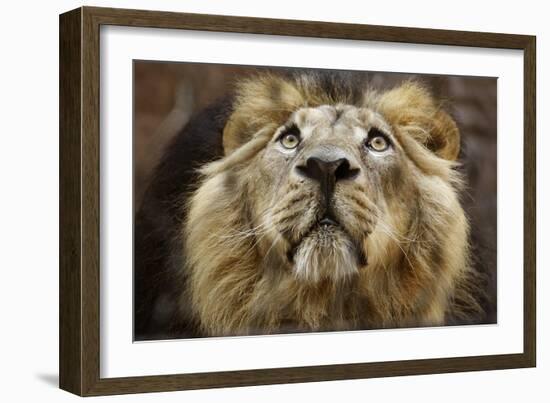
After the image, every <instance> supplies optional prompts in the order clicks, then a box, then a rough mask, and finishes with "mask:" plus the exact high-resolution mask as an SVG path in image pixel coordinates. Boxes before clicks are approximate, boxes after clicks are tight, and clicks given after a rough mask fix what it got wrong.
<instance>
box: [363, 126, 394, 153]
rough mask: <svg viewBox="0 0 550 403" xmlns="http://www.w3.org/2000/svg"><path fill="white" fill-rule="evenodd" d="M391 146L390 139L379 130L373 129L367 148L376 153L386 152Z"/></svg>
mask: <svg viewBox="0 0 550 403" xmlns="http://www.w3.org/2000/svg"><path fill="white" fill-rule="evenodd" d="M389 146H390V142H389V140H388V138H387V137H386V136H385V135H384V134H382V132H380V131H379V130H377V129H372V130H371V131H370V132H369V139H368V140H367V147H368V148H369V149H371V150H373V151H376V152H383V151H386V150H387V149H388V148H389Z"/></svg>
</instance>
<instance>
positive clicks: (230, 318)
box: [134, 71, 482, 339]
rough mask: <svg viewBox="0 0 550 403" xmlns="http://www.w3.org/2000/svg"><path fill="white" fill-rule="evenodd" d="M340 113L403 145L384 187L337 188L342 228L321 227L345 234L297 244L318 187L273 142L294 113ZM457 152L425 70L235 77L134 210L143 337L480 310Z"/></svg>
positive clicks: (440, 319)
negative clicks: (412, 74) (391, 83)
mask: <svg viewBox="0 0 550 403" xmlns="http://www.w3.org/2000/svg"><path fill="white" fill-rule="evenodd" d="M321 112H322V113H321ZM293 119H294V120H293ZM315 119H317V120H315ZM323 119H324V120H323ZM327 119H328V120H327ZM331 119H332V120H331ZM338 119H348V120H349V121H350V122H355V121H364V120H365V119H371V120H372V119H374V121H376V119H378V121H380V122H383V125H385V126H380V127H384V130H386V131H387V132H388V133H391V136H392V138H393V139H394V140H393V141H394V142H395V146H394V147H395V149H396V150H397V149H398V150H399V152H400V153H401V155H402V156H401V157H399V159H398V157H397V156H396V157H395V160H396V161H398V162H396V163H395V167H393V168H391V169H390V168H387V170H388V172H389V173H388V174H387V178H386V179H384V180H383V181H382V180H381V182H380V183H379V184H378V185H377V188H376V189H374V188H373V189H371V190H369V189H370V188H368V186H367V185H364V186H363V185H360V184H359V185H357V186H355V187H354V188H353V189H351V190H337V192H340V193H337V195H338V196H339V197H340V199H341V201H340V204H341V206H340V207H341V210H342V211H344V212H345V214H347V216H346V217H344V213H341V214H342V217H344V218H345V220H347V224H346V228H345V229H346V231H342V232H341V234H339V235H338V237H339V238H337V237H336V235H334V234H332V233H330V234H329V235H327V236H333V237H334V239H336V240H337V241H338V242H340V243H338V244H337V245H339V246H338V248H335V250H334V251H331V252H330V253H328V252H327V254H326V256H325V255H323V256H321V257H318V256H317V255H315V253H316V252H317V249H315V248H324V249H327V248H330V247H333V246H334V245H335V243H334V242H332V243H330V242H328V241H326V242H325V241H323V239H325V238H322V237H321V238H319V237H318V238H314V239H315V240H314V241H313V240H311V239H313V238H311V237H309V238H307V242H309V243H315V242H316V243H315V245H314V246H311V247H309V246H308V247H309V249H306V246H307V245H306V246H303V247H301V249H300V248H299V249H298V252H296V254H295V255H293V256H290V257H289V254H290V253H291V251H292V247H291V246H292V241H291V240H292V239H293V238H292V237H293V236H294V237H298V236H303V237H304V238H305V237H306V235H304V234H303V232H300V230H299V225H300V223H301V222H303V221H306V220H308V219H310V217H317V216H316V214H317V210H315V209H314V207H311V206H312V205H313V204H312V202H311V200H313V199H312V197H313V196H311V195H310V193H311V192H313V191H312V190H311V191H310V190H308V191H307V192H306V191H305V190H303V189H302V185H301V183H303V179H300V180H298V179H295V180H294V181H291V180H290V179H286V180H283V179H282V178H283V177H285V178H287V177H288V176H285V175H283V174H282V173H280V174H279V173H278V172H276V171H280V170H281V169H280V166H281V165H280V164H281V163H282V162H281V163H277V164H279V165H277V164H275V163H272V162H271V160H270V159H269V158H270V157H267V156H266V155H268V152H267V151H266V150H267V148H268V147H274V146H273V144H275V143H273V141H274V136H276V135H277V133H278V130H279V131H280V130H283V131H284V130H287V129H288V125H289V123H288V122H289V121H292V122H298V123H299V124H300V125H302V126H303V125H305V124H309V123H310V122H312V121H315V122H314V123H315V125H317V126H314V127H318V126H319V127H322V128H325V126H326V127H327V128H332V127H335V125H336V124H337V122H339V120H338ZM325 120H326V121H327V122H328V123H326V124H325V123H323V122H325ZM304 122H305V123H304ZM308 122H309V123H308ZM319 122H321V123H319ZM298 123H292V125H296V124H298ZM311 124H313V123H311ZM323 124H325V126H323ZM381 124H382V123H381ZM281 127H282V129H281ZM292 127H295V126H292ZM312 127H313V126H312ZM288 130H293V129H288ZM323 130H324V129H323ZM327 130H328V129H327ZM331 130H332V129H331ZM310 141H312V142H314V141H316V140H315V137H312V138H311V140H310ZM344 146H345V145H344ZM459 151H460V134H459V130H458V128H457V125H456V124H455V122H454V120H453V119H452V118H451V116H450V115H449V114H448V113H447V112H446V111H445V110H444V109H443V108H442V105H441V103H439V102H437V101H436V100H435V99H434V97H433V96H432V95H431V94H430V92H429V90H428V89H427V88H426V87H425V86H423V85H422V84H420V83H419V82H415V81H406V82H404V83H402V84H401V85H399V86H397V87H395V88H392V89H389V90H385V91H377V90H375V89H373V88H371V87H370V86H369V85H368V83H367V82H365V81H364V80H363V79H362V78H361V77H359V75H357V74H353V73H334V72H312V71H307V72H299V73H291V74H283V73H280V72H263V73H258V74H256V75H253V76H251V77H248V78H246V79H241V80H240V81H239V82H238V83H237V85H236V88H235V91H234V93H233V94H232V95H231V96H230V97H229V98H227V99H225V100H222V101H221V102H219V103H218V104H215V105H213V106H212V107H210V108H208V109H206V110H204V111H203V112H202V113H200V114H199V115H197V116H196V117H195V118H194V119H192V120H191V121H190V122H189V124H187V126H186V127H185V128H184V129H183V130H182V131H181V132H180V134H179V135H177V136H176V138H175V140H174V142H173V144H172V145H171V146H170V147H168V149H167V152H166V155H165V156H164V159H163V160H162V161H161V163H160V164H159V166H158V167H157V169H156V171H155V174H154V176H153V178H152V180H151V184H150V186H149V189H148V191H147V192H146V196H145V199H144V202H143V203H142V206H141V208H140V210H139V211H138V213H137V215H136V231H135V234H136V241H135V264H136V269H135V270H136V271H135V293H134V295H135V309H136V311H135V331H136V338H137V339H148V338H155V337H158V336H159V335H162V336H163V337H166V335H168V337H203V336H226V335H249V334H270V333H285V332H286V333H288V332H304V331H331V330H358V329H376V328H388V327H411V326H413V327H416V326H440V325H446V324H457V323H475V321H477V320H479V318H480V317H481V315H482V309H481V307H480V304H479V298H480V295H481V294H482V292H481V286H480V284H481V282H482V279H481V277H480V274H479V273H478V272H477V271H476V270H475V269H474V267H473V266H474V265H473V264H472V256H471V255H472V252H471V247H470V243H469V239H470V236H469V223H468V219H467V217H466V215H465V213H464V211H463V209H462V207H461V204H460V194H461V192H462V191H463V179H462V176H461V173H460V170H459V169H458V167H459V164H458V162H457V158H458V155H459ZM277 155H278V154H277ZM277 158H278V157H277ZM284 158H286V159H285V160H284V161H287V162H286V163H287V164H289V162H288V161H290V157H288V156H286V155H285V157H284ZM296 158H297V157H296ZM266 161H267V162H266ZM365 166H367V165H365ZM365 166H364V167H363V168H365ZM368 167H369V169H371V170H372V167H371V165H368ZM373 175H374V174H373ZM376 183H378V182H376ZM308 189H309V188H308ZM311 189H313V185H311ZM346 192H347V193H346ZM304 200H306V201H304ZM349 200H353V201H354V203H355V204H353V207H350V205H346V204H345V203H347V202H348V201H349ZM348 204H349V203H348ZM346 209H347V210H346ZM308 214H309V215H308ZM344 218H343V219H344ZM315 219H316V218H311V220H313V221H314V220H315ZM313 221H312V222H313ZM285 222H286V223H287V224H286V225H287V227H284V226H283V224H284V223H285ZM288 223H290V224H288ZM362 223H363V224H362ZM366 223H368V224H366ZM308 225H309V224H308ZM289 226H290V227H289ZM277 228H279V229H281V228H284V230H280V231H277ZM288 228H290V229H288ZM287 230H288V231H290V233H291V234H292V235H290V238H289V239H290V240H289V241H288V242H287V241H284V240H282V238H284V236H281V233H283V234H284V233H285V231H287ZM346 233H347V234H351V235H350V236H349V237H347V236H345V234H346ZM323 234H324V233H323ZM343 234H344V235H343ZM358 234H360V235H358ZM318 239H321V241H318ZM330 239H333V238H330ZM322 242H325V243H326V245H325V244H323V243H322ZM335 242H336V241H335ZM303 243H304V244H305V243H306V241H303ZM348 244H349V245H348ZM319 245H324V246H322V247H321V246H319ZM342 245H343V246H342ZM340 249H346V250H350V251H354V252H353V253H352V252H350V253H347V254H344V253H341V252H340V251H339V250H340ZM339 253H340V255H339ZM310 255H315V256H313V257H312V256H310ZM285 258H287V259H285ZM304 262H305V263H304ZM298 266H299V267H298Z"/></svg>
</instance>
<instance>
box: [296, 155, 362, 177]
mask: <svg viewBox="0 0 550 403" xmlns="http://www.w3.org/2000/svg"><path fill="white" fill-rule="evenodd" d="M297 168H298V171H299V172H300V173H301V174H303V175H304V176H306V177H308V178H310V179H313V180H316V181H318V182H321V183H322V182H324V181H329V182H330V181H334V182H336V181H339V180H342V179H351V178H353V177H355V176H357V174H358V173H359V169H357V168H351V166H350V163H349V161H348V160H347V158H339V159H337V160H333V161H327V160H324V159H321V158H318V157H310V158H308V159H307V161H306V165H305V166H304V165H300V166H298V167H297Z"/></svg>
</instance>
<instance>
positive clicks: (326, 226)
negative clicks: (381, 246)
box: [287, 212, 367, 266]
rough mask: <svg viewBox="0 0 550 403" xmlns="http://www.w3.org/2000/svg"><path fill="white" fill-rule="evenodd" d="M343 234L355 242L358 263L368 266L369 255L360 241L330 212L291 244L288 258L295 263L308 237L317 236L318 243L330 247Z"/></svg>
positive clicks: (322, 246)
mask: <svg viewBox="0 0 550 403" xmlns="http://www.w3.org/2000/svg"><path fill="white" fill-rule="evenodd" d="M342 236H343V237H345V238H347V239H349V240H350V241H351V243H352V244H353V249H354V252H355V254H356V256H357V261H358V263H359V264H360V265H361V266H366V265H367V257H366V255H365V253H364V252H363V248H361V247H360V245H359V243H358V242H356V241H355V240H354V239H353V237H351V236H350V234H349V233H348V232H347V231H346V229H345V227H344V226H343V225H342V224H340V222H339V221H338V220H337V219H336V218H335V217H334V216H333V215H332V214H330V213H329V212H327V213H326V214H325V215H323V217H321V218H320V219H319V220H317V221H315V222H314V223H313V224H312V225H311V226H310V227H309V229H308V230H307V231H306V232H305V233H304V235H303V236H302V237H301V239H299V240H298V241H297V242H294V243H293V244H292V245H291V247H290V248H289V250H288V252H287V259H288V261H289V263H291V264H293V263H294V256H295V255H296V253H297V251H298V249H299V248H300V246H301V245H302V243H303V242H304V241H305V240H306V239H310V238H315V239H316V243H317V244H318V245H319V246H321V248H329V247H330V246H331V243H334V242H337V239H338V238H339V237H342Z"/></svg>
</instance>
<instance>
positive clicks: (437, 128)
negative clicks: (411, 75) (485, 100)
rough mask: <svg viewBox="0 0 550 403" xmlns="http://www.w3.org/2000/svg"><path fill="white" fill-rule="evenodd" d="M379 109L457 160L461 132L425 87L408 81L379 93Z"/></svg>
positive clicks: (437, 151) (436, 150)
mask: <svg viewBox="0 0 550 403" xmlns="http://www.w3.org/2000/svg"><path fill="white" fill-rule="evenodd" d="M377 106H378V111H379V112H380V113H381V114H382V115H383V116H384V117H385V118H386V119H387V120H388V122H389V123H390V124H391V125H392V126H394V127H397V128H398V129H400V130H401V131H403V132H405V133H408V134H409V135H411V136H412V137H414V138H415V140H417V141H419V142H420V143H421V144H423V145H424V146H425V147H427V148H428V149H429V150H431V151H432V152H434V153H435V154H436V155H437V156H439V157H441V158H444V159H447V160H451V161H454V160H456V159H457V158H458V153H459V152H460V132H459V130H458V127H457V126H456V123H455V121H454V120H453V119H452V118H451V116H450V115H449V114H448V113H447V112H445V111H444V110H443V109H441V108H440V106H439V105H437V104H436V102H435V100H434V98H433V97H432V95H431V94H430V93H429V91H428V90H426V88H424V87H423V86H421V85H420V84H418V83H416V82H413V81H408V82H406V83H404V84H402V85H401V86H399V87H396V88H393V89H391V90H389V91H387V92H385V93H383V94H381V95H380V98H379V99H378V102H377Z"/></svg>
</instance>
